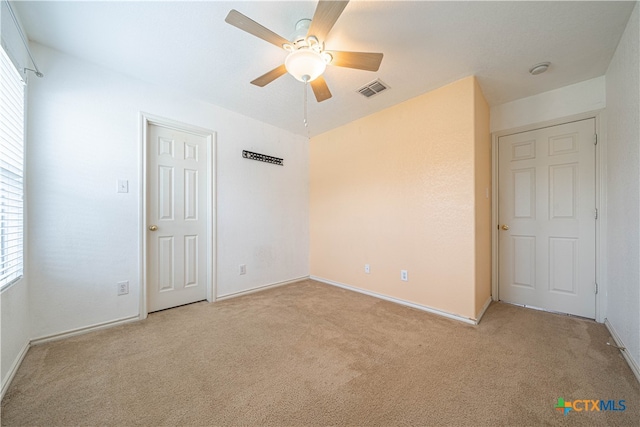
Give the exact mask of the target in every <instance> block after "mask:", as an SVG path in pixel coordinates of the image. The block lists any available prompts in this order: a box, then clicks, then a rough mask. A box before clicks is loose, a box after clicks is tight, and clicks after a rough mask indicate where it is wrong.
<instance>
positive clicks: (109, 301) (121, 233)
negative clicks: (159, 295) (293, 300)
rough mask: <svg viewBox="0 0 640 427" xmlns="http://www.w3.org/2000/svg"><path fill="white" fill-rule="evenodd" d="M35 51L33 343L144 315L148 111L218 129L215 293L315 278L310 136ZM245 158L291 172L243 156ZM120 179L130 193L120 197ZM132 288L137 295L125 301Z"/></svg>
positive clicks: (31, 114) (31, 146)
mask: <svg viewBox="0 0 640 427" xmlns="http://www.w3.org/2000/svg"><path fill="white" fill-rule="evenodd" d="M32 50H33V52H34V56H35V57H36V58H38V61H39V62H40V64H41V65H40V67H41V68H42V69H43V72H44V73H45V78H43V79H37V80H36V81H34V82H33V85H32V87H31V88H30V93H29V100H30V103H29V111H28V114H29V138H28V155H29V161H28V166H29V171H30V172H29V195H28V202H29V206H30V209H29V215H30V217H29V245H30V251H29V261H30V263H29V265H30V269H29V273H30V285H31V291H30V304H31V309H32V311H31V312H32V330H31V337H32V338H39V337H46V336H51V335H53V334H58V333H62V332H66V331H72V330H75V329H78V328H84V327H87V326H91V325H99V324H103V323H105V322H112V321H114V320H118V319H127V318H130V317H132V316H134V317H135V316H138V314H139V306H140V304H139V303H140V300H139V296H140V285H141V284H140V274H141V272H140V270H141V269H140V266H141V259H140V256H141V255H140V251H141V241H140V240H141V237H140V236H141V230H140V223H141V222H140V214H141V212H140V207H141V201H140V198H141V188H140V187H141V182H140V171H141V162H142V157H141V116H140V114H141V112H145V113H148V114H152V115H154V116H160V117H165V118H167V119H171V120H174V121H178V122H182V123H186V124H189V125H194V126H198V127H201V128H206V129H210V130H212V131H215V132H216V136H217V153H216V156H217V165H216V169H217V174H216V189H217V201H216V209H217V224H216V227H217V238H218V242H217V253H218V257H217V259H216V260H211V262H213V263H215V265H216V268H217V295H218V296H224V295H230V294H234V293H238V292H242V291H247V290H251V289H256V288H259V287H262V286H265V285H270V284H273V283H279V282H283V281H288V280H292V279H296V278H300V277H305V276H307V275H308V274H309V267H308V259H309V256H308V250H309V249H308V248H309V238H308V221H309V209H308V206H309V198H308V142H307V138H304V137H302V136H296V135H293V134H291V133H289V132H286V131H283V130H281V129H278V128H275V127H273V126H270V125H267V124H264V123H261V122H258V121H256V120H253V119H250V118H248V117H245V116H242V115H239V114H236V113H233V112H231V111H228V110H224V109H222V108H219V107H216V106H214V105H211V104H207V103H204V102H200V101H197V100H194V99H191V98H188V97H185V96H183V95H181V94H179V93H175V92H172V91H171V90H167V89H163V88H159V87H156V86H152V85H149V84H146V83H144V82H141V81H138V80H134V79H132V78H129V77H127V76H124V75H121V74H118V73H114V72H111V71H109V70H107V69H104V68H102V67H99V66H96V65H93V64H90V63H87V62H85V61H82V60H78V59H75V58H73V57H70V56H68V55H66V54H63V53H60V52H58V51H55V50H52V49H49V48H46V47H44V46H41V45H38V44H33V45H32ZM203 84H206V82H203ZM211 84H214V83H211ZM243 149H246V150H251V151H255V152H259V153H264V154H268V155H272V156H276V157H281V158H284V166H275V165H272V164H267V163H262V162H257V161H252V160H248V159H243V158H242V150H243ZM119 179H125V180H128V181H129V192H128V193H120V194H119V193H117V192H116V188H117V181H118V180H119ZM240 264H246V267H247V274H246V275H242V276H241V275H239V265H240ZM123 280H128V281H129V283H130V292H129V294H128V295H125V296H117V292H116V283H117V282H119V281H123Z"/></svg>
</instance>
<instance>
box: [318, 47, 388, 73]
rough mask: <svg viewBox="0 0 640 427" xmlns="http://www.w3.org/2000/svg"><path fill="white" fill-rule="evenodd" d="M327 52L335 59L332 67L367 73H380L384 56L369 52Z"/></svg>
mask: <svg viewBox="0 0 640 427" xmlns="http://www.w3.org/2000/svg"><path fill="white" fill-rule="evenodd" d="M327 52H329V54H331V56H332V57H333V60H332V61H331V62H330V63H329V64H330V65H335V66H338V67H347V68H357V69H358V70H367V71H378V69H379V68H380V63H381V62H382V56H383V55H382V54H381V53H369V52H341V51H337V50H330V51H327Z"/></svg>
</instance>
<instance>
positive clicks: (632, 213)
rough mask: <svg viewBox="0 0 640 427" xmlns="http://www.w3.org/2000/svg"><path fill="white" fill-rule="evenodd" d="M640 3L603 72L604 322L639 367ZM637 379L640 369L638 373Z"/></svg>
mask: <svg viewBox="0 0 640 427" xmlns="http://www.w3.org/2000/svg"><path fill="white" fill-rule="evenodd" d="M639 15H640V5H638V4H636V7H635V9H634V10H633V13H632V14H631V17H630V18H629V22H628V23H627V28H626V29H625V32H624V34H623V36H622V38H621V40H620V43H619V44H618V47H617V49H616V52H615V54H614V56H613V59H612V60H611V63H610V64H609V69H608V70H607V74H606V86H607V145H608V146H607V218H608V222H607V242H606V244H607V250H608V257H607V275H608V277H607V302H608V309H607V319H608V321H609V324H610V326H611V327H613V329H614V330H615V332H616V333H617V335H618V336H619V338H620V339H621V340H622V344H623V345H624V347H626V349H627V350H626V351H627V354H628V355H629V356H630V357H631V358H632V359H633V360H634V361H635V366H636V369H638V368H639V367H640V61H639V57H640V29H639V25H638V22H639ZM636 375H639V378H640V370H637V371H636Z"/></svg>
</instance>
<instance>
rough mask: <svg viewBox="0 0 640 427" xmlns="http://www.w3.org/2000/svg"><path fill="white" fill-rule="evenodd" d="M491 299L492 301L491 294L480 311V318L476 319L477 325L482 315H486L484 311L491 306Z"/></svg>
mask: <svg viewBox="0 0 640 427" xmlns="http://www.w3.org/2000/svg"><path fill="white" fill-rule="evenodd" d="M491 301H492V298H491V296H489V298H487V301H486V302H485V303H484V305H483V306H482V310H480V313H479V314H478V318H477V319H476V325H477V324H478V323H480V320H481V319H482V316H484V312H485V311H487V308H489V306H490V305H491Z"/></svg>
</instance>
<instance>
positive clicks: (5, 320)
mask: <svg viewBox="0 0 640 427" xmlns="http://www.w3.org/2000/svg"><path fill="white" fill-rule="evenodd" d="M16 19H17V20H18V25H21V23H20V16H19V15H18V14H17V13H16ZM0 37H1V39H2V46H3V47H4V48H5V51H6V52H7V53H8V55H9V57H10V58H11V60H12V61H13V62H14V63H15V65H16V68H17V69H18V70H20V71H22V70H23V68H24V67H27V66H30V64H29V63H28V62H27V61H28V58H29V57H28V54H27V50H26V49H25V47H24V45H23V44H22V39H21V38H20V33H19V32H18V30H17V28H16V26H15V24H14V21H13V19H12V17H11V15H10V14H9V10H8V8H7V3H6V2H4V1H3V2H0ZM24 77H25V78H26V79H28V80H29V81H31V80H34V79H35V78H34V77H35V76H34V75H33V74H31V73H27V74H26V75H24ZM25 90H26V91H27V92H28V90H29V88H28V87H27V88H26V89H25ZM26 191H28V189H25V192H26ZM25 215H26V213H25ZM25 233H28V230H25ZM27 250H28V245H27V244H26V242H25V252H26V251H27ZM24 262H25V274H24V276H23V277H22V278H21V279H19V280H18V281H17V282H15V283H13V284H12V285H11V286H10V287H8V288H6V289H4V290H3V291H2V292H1V293H0V340H1V341H2V344H1V345H0V384H1V386H2V394H3V395H4V392H5V391H6V386H7V385H8V383H9V380H10V375H11V374H12V373H14V372H15V371H14V368H15V367H16V366H17V364H18V363H19V362H20V360H21V357H22V356H23V355H24V353H25V351H26V349H27V348H28V345H29V339H30V338H31V336H30V327H31V326H30V318H29V313H30V307H29V275H28V272H27V271H26V270H27V267H28V260H27V259H26V257H25V260H24Z"/></svg>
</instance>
